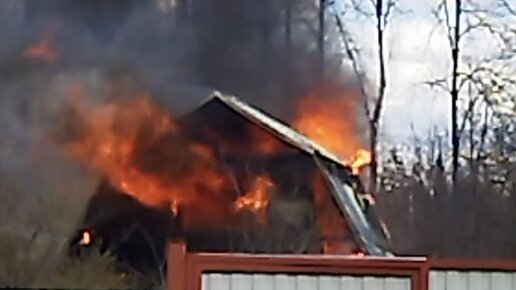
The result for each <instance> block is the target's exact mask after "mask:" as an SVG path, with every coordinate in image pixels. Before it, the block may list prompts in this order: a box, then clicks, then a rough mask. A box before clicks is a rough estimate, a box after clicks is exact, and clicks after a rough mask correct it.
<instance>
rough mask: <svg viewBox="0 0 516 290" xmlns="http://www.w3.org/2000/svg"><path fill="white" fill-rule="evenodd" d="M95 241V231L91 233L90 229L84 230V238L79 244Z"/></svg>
mask: <svg viewBox="0 0 516 290" xmlns="http://www.w3.org/2000/svg"><path fill="white" fill-rule="evenodd" d="M92 242H93V233H91V232H90V231H89V230H85V231H83V232H82V238H81V240H80V241H79V245H81V246H88V245H90V244H91V243H92Z"/></svg>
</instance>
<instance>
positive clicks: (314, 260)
mask: <svg viewBox="0 0 516 290" xmlns="http://www.w3.org/2000/svg"><path fill="white" fill-rule="evenodd" d="M296 275H297V276H296ZM294 276H295V277H298V278H287V277H294ZM257 277H258V278H260V279H258V278H257ZM314 277H315V278H314ZM280 278H281V279H280ZM288 279H290V280H288ZM314 279H315V280H314ZM278 281H281V283H282V284H281V285H283V286H281V287H279V286H277V285H276V286H274V285H275V284H274V283H276V284H277V283H279V282H278ZM289 281H290V282H289ZM299 281H302V282H299ZM167 282H168V289H169V290H229V289H233V290H235V289H236V290H244V289H247V288H249V289H263V290H267V289H269V290H273V289H283V288H289V289H323V288H324V289H323V290H326V288H328V290H329V289H330V288H331V289H340V290H359V289H362V290H376V289H386V290H389V289H396V290H398V289H400V290H450V289H452V290H473V289H479V290H480V289H482V290H495V289H496V290H516V261H493V260H483V261H475V260H432V259H430V260H429V259H426V258H408V257H396V258H376V257H356V258H355V257H342V256H326V255H250V254H229V253H228V254H213V253H190V252H187V251H186V247H185V245H184V244H183V243H178V242H175V243H172V244H171V246H170V249H169V258H168V273H167ZM312 282H313V283H314V284H313V285H314V287H312V288H310V285H311V284H310V283H312ZM253 283H254V284H253ZM289 283H291V284H293V283H295V284H296V285H290V284H289ZM251 284H252V285H251ZM323 284H324V285H327V286H321V285H323ZM235 285H237V286H235ZM267 285H269V286H267ZM278 285H279V284H278ZM317 285H318V286H317ZM339 285H340V286H339ZM343 285H360V286H357V289H352V288H353V287H352V286H343ZM248 286H249V287H248Z"/></svg>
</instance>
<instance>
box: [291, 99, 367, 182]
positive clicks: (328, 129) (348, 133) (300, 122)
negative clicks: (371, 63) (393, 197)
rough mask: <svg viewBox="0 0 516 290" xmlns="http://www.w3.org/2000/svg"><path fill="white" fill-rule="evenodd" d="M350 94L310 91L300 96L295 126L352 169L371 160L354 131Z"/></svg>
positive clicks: (352, 104) (353, 102) (353, 115)
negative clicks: (304, 95)
mask: <svg viewBox="0 0 516 290" xmlns="http://www.w3.org/2000/svg"><path fill="white" fill-rule="evenodd" d="M354 99H355V98H354V97H353V96H346V95H343V96H341V95H336V96H333V95H331V96H326V95H324V94H322V95H318V94H311V95H309V96H307V97H305V98H303V99H302V100H301V102H300V103H299V106H298V118H297V120H296V122H295V127H296V128H297V129H298V130H299V131H301V132H302V133H304V134H306V135H307V136H308V137H310V138H312V139H313V140H315V141H317V142H318V143H319V144H321V145H322V146H323V147H325V148H327V149H328V150H330V151H332V152H334V153H335V154H337V155H338V156H340V158H342V160H343V162H345V163H349V164H350V165H351V167H352V168H353V171H354V172H355V173H357V172H358V170H359V169H360V168H362V167H364V166H365V165H367V164H369V162H370V161H371V153H370V152H369V151H367V150H366V149H364V148H363V145H362V141H361V140H360V138H359V134H358V133H357V129H356V128H357V123H356V120H355V118H356V105H357V104H356V100H354Z"/></svg>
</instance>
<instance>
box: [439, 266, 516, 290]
mask: <svg viewBox="0 0 516 290" xmlns="http://www.w3.org/2000/svg"><path fill="white" fill-rule="evenodd" d="M429 282H430V290H449V289H453V290H516V272H505V271H493V270H488V271H479V270H466V271H462V270H432V271H430V279H429Z"/></svg>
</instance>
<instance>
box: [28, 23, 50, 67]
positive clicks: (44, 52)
mask: <svg viewBox="0 0 516 290" xmlns="http://www.w3.org/2000/svg"><path fill="white" fill-rule="evenodd" d="M57 28H58V26H57V25H56V24H52V25H50V27H49V29H47V31H46V32H45V33H44V35H43V38H42V39H41V40H40V41H38V42H36V43H34V44H32V45H30V46H29V47H27V49H25V51H24V53H23V55H24V56H25V57H27V58H35V59H42V60H46V61H54V60H56V59H57V52H56V49H55V46H54V38H55V34H56V31H57Z"/></svg>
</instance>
